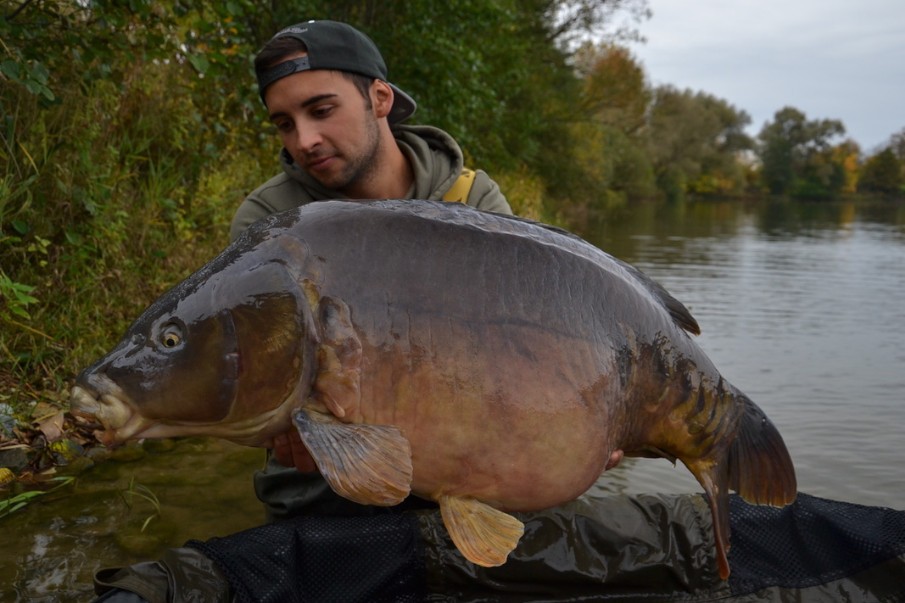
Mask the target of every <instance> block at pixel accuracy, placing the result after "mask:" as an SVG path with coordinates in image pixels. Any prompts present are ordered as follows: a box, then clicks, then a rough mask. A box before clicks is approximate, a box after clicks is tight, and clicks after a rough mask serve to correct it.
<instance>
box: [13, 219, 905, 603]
mask: <svg viewBox="0 0 905 603" xmlns="http://www.w3.org/2000/svg"><path fill="white" fill-rule="evenodd" d="M583 234H584V236H586V237H587V238H588V239H589V240H591V241H592V242H594V243H595V244H597V245H598V246H600V247H602V248H604V249H606V250H607V251H609V252H610V253H612V254H613V255H616V256H618V257H620V258H622V259H624V260H626V261H629V262H630V263H633V264H635V265H636V266H638V267H639V268H641V269H642V270H644V271H645V272H646V273H647V274H649V275H650V276H652V277H654V278H655V279H656V280H658V281H659V282H660V283H661V284H663V285H664V286H665V287H666V288H667V289H668V290H669V291H670V292H672V293H673V295H675V296H676V297H677V298H678V299H680V300H681V301H682V302H684V303H685V304H686V305H687V306H688V307H689V308H690V309H691V311H692V313H693V314H694V316H695V317H696V318H697V320H698V322H699V323H700V325H701V328H702V331H703V333H702V335H701V336H700V337H699V338H698V341H699V342H700V344H701V346H702V347H703V348H704V349H705V350H706V352H707V353H708V355H709V356H710V357H711V359H712V360H713V361H714V363H715V364H716V366H717V367H718V368H719V369H720V371H721V372H722V374H723V375H724V376H725V377H726V378H727V379H729V380H730V381H731V382H733V383H734V384H735V385H736V386H737V387H739V388H740V389H741V390H742V391H744V392H745V393H747V394H748V395H749V396H750V397H751V398H752V399H753V400H754V401H755V402H757V404H758V405H759V406H761V408H763V409H764V411H765V412H766V413H767V414H768V415H769V416H770V418H771V419H772V420H773V422H774V423H775V424H776V426H777V427H778V428H779V430H780V432H781V433H782V435H783V437H784V439H785V441H786V443H787V445H788V448H789V450H790V452H791V454H792V458H793V460H794V462H795V465H796V469H797V474H798V482H799V487H800V489H801V491H803V492H807V493H809V494H813V495H817V496H822V497H826V498H833V499H837V500H845V501H850V502H856V503H861V504H866V505H876V506H887V507H892V508H896V509H905V501H903V500H902V495H903V493H905V451H903V449H902V445H903V436H902V434H901V431H902V426H903V425H905V207H903V206H901V205H891V204H874V205H857V204H850V203H849V204H791V203H770V204H767V203H762V204H756V205H747V204H740V203H736V202H707V203H686V204H678V205H669V206H663V205H658V206H655V205H650V206H643V207H640V208H635V209H633V210H632V211H631V212H625V213H624V214H623V215H619V216H615V217H610V218H609V219H607V220H606V221H605V222H604V223H602V224H600V225H598V226H595V227H593V228H590V229H589V232H587V233H583ZM261 462H262V454H261V452H260V451H255V450H249V449H243V448H239V447H236V446H233V445H228V444H225V443H219V442H210V441H198V440H186V441H181V442H178V443H176V444H175V448H174V449H173V450H158V449H156V448H152V449H151V450H150V451H149V452H146V453H144V455H143V456H141V458H138V459H135V460H131V461H129V460H120V461H113V462H106V463H102V464H99V465H98V466H97V467H95V468H93V469H91V470H89V471H87V472H85V473H84V474H82V476H81V477H80V478H79V480H78V482H77V483H76V484H75V486H68V487H66V488H63V489H61V490H60V491H59V492H56V493H53V494H50V495H47V496H46V497H45V499H44V500H41V501H37V502H34V503H32V504H31V505H30V506H29V507H28V508H27V509H24V510H22V511H19V512H17V513H16V514H14V515H12V516H11V517H8V518H6V519H3V520H0V534H2V546H0V601H84V600H88V599H89V598H90V592H91V586H90V582H91V576H92V574H93V572H94V570H95V569H97V568H99V567H104V566H113V565H123V564H128V563H132V562H135V561H139V560H145V559H154V558H156V557H157V556H158V555H159V554H160V552H161V551H162V549H163V548H165V547H167V546H180V545H181V544H182V543H183V542H184V541H185V540H187V539H189V538H199V539H205V538H209V537H212V536H216V535H225V534H229V533H232V532H235V531H238V530H241V529H244V528H247V527H251V526H253V525H257V524H260V523H261V522H262V521H263V514H262V511H261V508H260V505H259V504H258V503H257V501H256V500H255V499H254V497H253V495H252V492H251V481H250V480H251V478H250V476H251V473H252V472H253V471H254V469H255V468H257V467H258V466H259V465H260V464H261ZM597 491H598V493H600V492H643V491H660V492H663V491H675V492H700V487H699V486H698V484H697V483H696V482H695V481H694V480H693V478H691V476H690V474H689V473H688V471H687V470H686V469H685V468H684V467H682V466H681V465H680V466H676V467H673V466H672V465H670V464H669V463H667V462H665V461H661V460H648V459H644V460H627V461H626V462H625V463H623V465H622V466H620V467H617V468H616V469H614V470H613V471H611V472H609V473H608V474H607V475H606V476H604V478H602V479H601V482H600V484H599V485H598V486H597ZM155 497H156V499H157V501H158V503H157V504H156V505H155V504H154V503H153V502H151V500H150V499H153V498H155Z"/></svg>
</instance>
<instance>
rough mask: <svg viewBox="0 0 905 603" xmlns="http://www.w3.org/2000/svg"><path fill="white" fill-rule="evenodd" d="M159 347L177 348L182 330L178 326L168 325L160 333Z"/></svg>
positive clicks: (180, 341)
mask: <svg viewBox="0 0 905 603" xmlns="http://www.w3.org/2000/svg"><path fill="white" fill-rule="evenodd" d="M159 341H160V345H162V346H163V347H165V348H167V349H173V348H176V347H179V345H180V344H181V343H182V329H180V328H179V325H175V324H169V325H167V326H166V327H165V328H164V329H163V331H161V333H160V337H159Z"/></svg>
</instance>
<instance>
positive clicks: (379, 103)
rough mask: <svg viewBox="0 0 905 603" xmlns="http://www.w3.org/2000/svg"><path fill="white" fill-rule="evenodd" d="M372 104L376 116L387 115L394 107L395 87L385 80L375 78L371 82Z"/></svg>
mask: <svg viewBox="0 0 905 603" xmlns="http://www.w3.org/2000/svg"><path fill="white" fill-rule="evenodd" d="M370 94H371V105H372V106H373V107H374V114H375V116H376V117H378V118H381V117H386V116H387V115H389V114H390V109H392V108H393V100H394V96H393V89H392V88H390V86H389V84H387V83H386V82H384V81H383V80H374V82H373V83H372V84H371V89H370Z"/></svg>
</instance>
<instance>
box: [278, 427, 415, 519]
mask: <svg viewBox="0 0 905 603" xmlns="http://www.w3.org/2000/svg"><path fill="white" fill-rule="evenodd" d="M293 421H294V422H295V426H296V428H297V429H298V431H299V435H301V437H302V442H303V443H304V444H305V447H306V448H307V449H308V451H309V452H310V453H311V456H312V458H314V462H315V463H316V464H317V468H318V469H319V470H320V472H321V474H322V475H323V476H324V479H325V480H327V483H328V484H330V487H331V488H332V489H333V491H334V492H336V493H337V494H339V495H340V496H342V497H343V498H348V499H349V500H352V501H354V502H357V503H361V504H363V505H378V506H383V507H388V506H392V505H396V504H399V503H400V502H402V501H403V499H405V497H407V496H408V495H409V493H410V492H411V484H412V452H411V447H410V446H409V441H408V440H407V439H406V438H405V436H404V435H403V434H402V432H401V431H400V430H399V429H398V428H396V427H393V426H392V425H366V424H360V423H359V424H355V423H343V422H341V421H339V420H337V419H336V418H335V417H334V416H332V415H329V414H325V413H320V412H315V411H307V410H298V411H296V412H295V414H294V415H293Z"/></svg>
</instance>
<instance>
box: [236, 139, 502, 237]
mask: <svg viewBox="0 0 905 603" xmlns="http://www.w3.org/2000/svg"><path fill="white" fill-rule="evenodd" d="M393 135H394V137H395V138H396V142H397V143H398V145H399V148H400V149H401V150H402V152H403V154H404V155H405V157H406V158H407V159H408V160H409V163H410V164H411V166H412V171H413V172H414V175H415V182H414V184H413V185H412V188H411V189H410V190H409V192H408V195H406V198H408V199H429V200H434V201H438V200H440V199H442V198H443V195H444V194H446V192H447V191H448V190H449V189H450V188H451V187H452V185H453V183H455V181H456V179H457V178H458V177H459V174H461V173H462V170H463V169H464V167H465V165H464V158H463V155H462V150H461V149H460V148H459V145H458V144H457V143H456V141H455V140H453V138H452V136H450V135H449V134H447V133H446V132H444V131H443V130H440V129H438V128H434V127H432V126H402V125H400V126H395V127H394V128H393ZM280 165H281V166H282V168H283V173H282V174H279V175H277V176H274V177H273V178H271V179H270V180H268V181H267V182H265V183H264V184H263V185H261V186H260V187H258V188H257V189H255V190H254V191H252V193H251V194H250V195H248V197H247V198H246V199H245V201H243V202H242V204H241V205H240V206H239V209H238V211H236V215H235V216H234V217H233V221H232V226H231V227H230V232H229V235H230V239H231V240H235V239H236V237H238V236H239V234H240V233H241V232H242V231H243V230H245V229H246V228H247V227H248V226H249V225H250V224H252V223H253V222H256V221H258V220H260V219H261V218H263V217H265V216H269V215H270V214H274V213H277V212H281V211H285V210H287V209H292V208H293V207H298V206H300V205H304V204H306V203H311V202H312V201H324V200H326V199H343V198H345V195H343V194H342V193H339V192H337V191H333V190H330V189H328V188H325V187H323V186H322V185H321V184H320V183H319V182H317V181H316V180H315V179H314V178H312V177H311V176H309V175H308V174H306V173H305V172H304V170H302V169H301V168H300V167H299V166H298V165H296V164H295V162H293V160H292V157H290V155H289V153H288V152H287V151H286V149H283V150H282V151H281V152H280ZM467 204H468V205H471V206H472V207H476V208H478V209H482V210H485V211H494V212H498V213H505V214H511V213H512V210H511V209H510V208H509V203H508V202H507V201H506V197H505V196H504V195H503V193H502V192H501V191H500V187H499V186H497V184H496V182H494V181H493V180H491V179H490V176H488V175H487V174H486V173H485V172H483V171H481V170H477V172H476V176H475V179H474V184H472V187H471V192H470V193H469V195H468V200H467Z"/></svg>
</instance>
